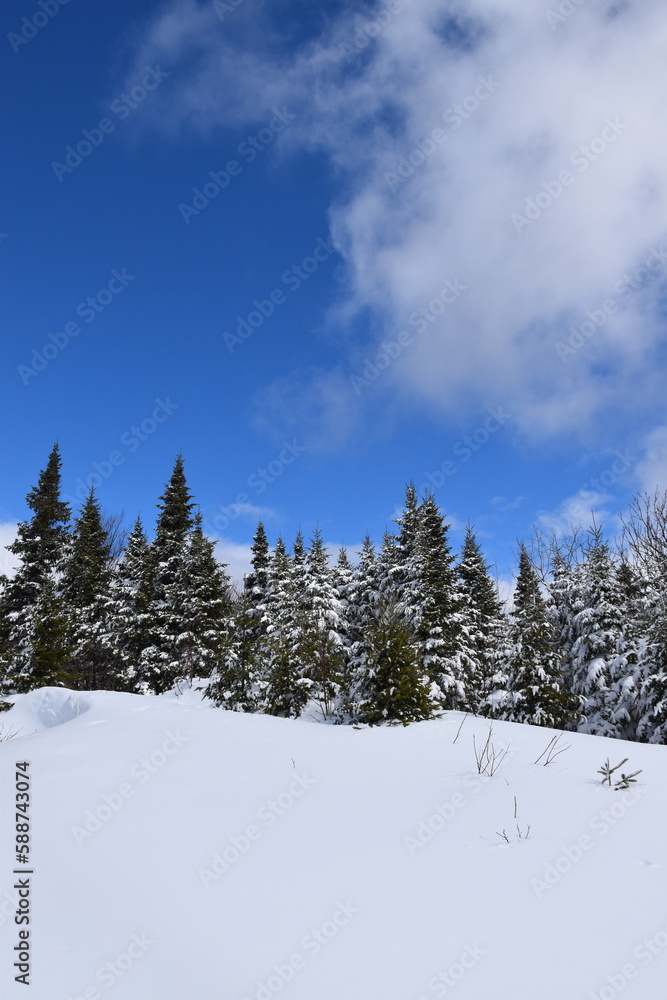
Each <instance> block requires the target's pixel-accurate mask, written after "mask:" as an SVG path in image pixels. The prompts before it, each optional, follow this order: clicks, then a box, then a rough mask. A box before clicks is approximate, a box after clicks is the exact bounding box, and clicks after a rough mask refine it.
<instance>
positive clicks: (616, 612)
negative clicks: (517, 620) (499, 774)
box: [572, 525, 627, 737]
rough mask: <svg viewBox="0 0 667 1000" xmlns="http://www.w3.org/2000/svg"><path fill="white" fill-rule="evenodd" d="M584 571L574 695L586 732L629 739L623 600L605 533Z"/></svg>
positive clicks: (591, 547) (595, 534) (594, 541)
mask: <svg viewBox="0 0 667 1000" xmlns="http://www.w3.org/2000/svg"><path fill="white" fill-rule="evenodd" d="M589 534H590V541H589V544H588V547H587V550H586V553H585V561H584V564H583V566H582V569H581V603H582V608H581V610H580V611H578V612H577V614H575V616H574V620H573V629H574V641H573V643H572V671H573V685H572V686H573V691H574V693H575V694H576V695H579V696H580V697H581V699H582V700H583V712H584V715H585V717H586V721H585V722H584V723H583V725H582V726H581V729H582V731H583V732H587V733H591V734H593V735H597V736H615V737H619V736H621V735H622V734H623V731H624V727H625V724H626V723H627V718H626V717H624V707H619V705H618V702H619V687H620V686H621V685H622V683H623V676H624V674H625V667H626V662H625V658H624V655H623V649H622V648H621V640H622V632H623V629H622V619H621V604H622V598H621V593H620V587H619V583H618V578H617V576H616V572H615V566H614V563H613V560H612V558H611V553H610V551H609V545H608V544H607V543H606V542H605V541H604V540H603V538H602V532H601V529H600V528H599V527H597V526H595V525H594V526H593V527H592V528H591V529H590V532H589Z"/></svg>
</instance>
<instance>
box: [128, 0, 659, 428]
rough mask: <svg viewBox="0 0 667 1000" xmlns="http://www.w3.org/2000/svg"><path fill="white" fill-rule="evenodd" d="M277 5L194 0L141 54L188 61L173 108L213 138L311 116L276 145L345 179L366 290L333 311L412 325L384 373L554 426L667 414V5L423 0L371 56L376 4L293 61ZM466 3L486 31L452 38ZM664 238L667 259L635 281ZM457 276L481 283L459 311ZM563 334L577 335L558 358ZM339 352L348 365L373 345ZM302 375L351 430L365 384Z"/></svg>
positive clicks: (342, 202)
mask: <svg viewBox="0 0 667 1000" xmlns="http://www.w3.org/2000/svg"><path fill="white" fill-rule="evenodd" d="M249 7H250V5H248V8H249ZM263 10H264V8H263V7H262V8H260V12H259V15H257V17H256V24H255V35H254V38H252V40H251V41H249V40H248V39H249V38H250V37H251V36H250V35H249V34H248V31H247V26H248V18H249V14H248V15H247V18H246V14H247V12H244V5H241V6H240V7H239V9H238V11H236V12H235V16H236V14H238V15H239V21H238V25H237V26H236V27H235V26H234V25H232V24H231V20H232V19H231V18H230V19H229V21H230V24H229V25H228V24H227V22H225V25H224V28H223V27H222V26H221V25H219V24H218V25H216V24H215V19H214V17H213V8H212V5H208V4H206V5H203V4H202V5H199V4H197V3H194V2H192V0H188V2H186V3H174V4H172V5H170V6H169V7H168V8H167V10H166V12H163V13H162V14H161V15H160V16H159V17H158V19H157V20H156V21H155V23H154V24H153V25H152V26H151V28H150V29H149V30H148V31H147V32H146V34H145V36H144V39H143V41H142V43H141V44H140V45H138V47H137V54H136V55H137V62H138V64H140V65H144V64H145V63H146V62H148V61H151V60H153V61H156V60H159V59H160V58H162V59H164V60H170V62H169V65H170V66H172V67H173V70H174V80H173V82H172V85H171V86H170V87H169V88H167V87H164V88H162V89H161V90H160V91H159V92H158V93H156V95H155V100H154V101H153V102H152V108H153V110H154V113H155V116H156V117H155V123H156V125H157V123H158V122H162V123H168V126H166V127H168V128H169V129H171V130H172V131H174V132H178V130H179V129H183V128H186V127H187V128H190V129H191V128H193V127H194V128H196V129H200V130H203V131H205V132H209V131H210V130H212V129H215V128H216V127H217V126H220V125H224V124H230V123H236V122H239V121H243V120H255V121H257V122H259V121H261V119H262V116H263V115H266V113H267V109H268V108H270V107H272V106H274V105H277V104H280V105H282V104H285V105H286V106H288V107H289V108H290V111H291V112H293V113H295V114H296V115H297V119H296V121H295V122H294V124H292V125H290V127H289V128H288V129H286V130H285V132H284V133H283V135H281V136H279V137H278V140H277V142H276V143H275V144H274V147H275V149H278V150H279V151H280V150H282V151H283V152H284V151H285V150H286V149H289V147H291V146H294V147H302V146H306V147H308V148H310V149H317V150H321V151H324V152H325V153H326V154H327V155H328V156H329V157H330V159H331V161H332V162H333V163H334V164H335V166H336V167H337V168H338V171H339V172H338V175H337V176H339V177H341V178H342V179H341V188H340V192H339V197H338V199H337V201H336V203H335V205H334V206H333V207H332V209H331V213H330V219H331V227H332V231H333V233H334V235H335V238H336V240H337V242H338V244H339V246H340V248H341V253H342V254H343V256H344V257H345V259H346V262H347V266H348V286H347V294H346V295H345V297H344V301H342V302H341V303H340V306H339V309H338V311H337V313H336V319H337V320H339V321H344V320H345V319H346V318H349V317H350V316H353V315H354V314H355V313H357V312H359V311H361V310H364V309H370V310H371V313H372V314H373V315H374V316H375V317H376V322H375V328H376V329H377V330H378V334H377V340H378V342H380V341H387V340H388V339H391V338H392V337H395V336H396V335H397V333H398V332H399V331H400V330H401V329H406V330H408V331H409V332H411V333H413V334H414V343H413V344H411V345H410V346H409V347H408V348H406V349H405V350H404V351H403V352H402V356H401V357H400V359H398V360H397V361H396V363H394V364H393V365H392V366H391V367H389V368H388V369H387V371H386V372H384V373H383V375H382V379H381V380H378V383H377V385H376V388H377V387H378V386H379V384H380V381H381V383H382V387H383V392H386V391H389V390H391V392H392V393H393V394H394V396H395V397H397V398H398V400H399V401H402V403H401V405H404V401H405V400H407V399H410V400H412V399H414V398H415V397H418V398H420V399H421V400H423V401H425V402H427V403H428V404H430V405H432V406H433V407H435V408H436V409H438V410H444V411H446V412H454V411H456V412H458V413H459V414H460V413H461V411H462V410H465V409H470V410H473V409H475V408H478V407H483V406H486V405H489V404H493V403H494V402H495V401H496V400H497V399H498V398H502V399H504V400H507V401H508V405H510V406H511V407H512V410H513V413H514V414H515V416H516V421H517V426H518V427H519V428H521V429H523V430H524V431H525V432H527V433H530V434H533V435H537V436H543V435H545V434H546V435H550V434H557V433H561V432H564V431H570V430H579V429H580V428H583V429H584V430H587V429H589V428H590V427H591V426H597V427H607V426H609V423H610V421H611V420H612V418H615V419H617V420H621V421H622V420H623V419H628V418H630V417H635V416H636V417H639V416H641V415H642V414H646V413H649V412H651V409H652V408H653V407H655V406H656V405H657V403H658V401H659V399H660V392H661V391H662V390H661V386H660V385H659V383H658V381H657V380H656V379H654V378H653V376H652V371H653V368H654V365H655V351H656V350H657V346H658V344H659V342H660V341H661V340H662V339H663V338H664V326H663V322H662V320H661V318H660V316H659V310H658V308H657V305H658V296H659V291H660V289H659V287H658V286H659V283H660V280H661V279H662V277H663V276H664V269H663V267H662V264H661V263H660V259H659V257H660V254H662V244H661V240H662V238H663V236H664V235H665V233H667V179H666V178H665V173H664V162H665V159H666V157H667V134H666V133H665V130H664V129H663V128H662V127H661V122H662V120H663V117H664V98H665V94H664V87H663V86H662V84H661V83H660V81H662V80H663V79H664V50H665V42H666V41H667V20H666V19H665V17H664V7H663V4H662V3H661V2H659V0H626V2H625V3H622V4H617V3H611V2H607V0H588V2H587V3H586V4H584V5H582V6H580V7H579V8H578V9H577V10H576V13H574V14H573V15H572V16H571V17H569V18H568V19H566V21H565V22H564V23H559V24H557V25H555V26H554V25H552V24H550V23H549V21H548V19H547V17H546V16H545V8H544V6H543V5H538V6H531V5H526V4H525V3H521V0H470V2H469V3H468V4H466V5H465V7H463V6H462V5H461V4H460V3H459V2H458V0H443V2H442V3H441V4H440V5H439V6H436V5H434V4H433V3H432V0H411V2H410V3H409V4H405V5H404V7H403V10H402V11H401V13H400V15H397V16H396V17H394V18H393V19H392V20H391V21H390V23H389V24H388V25H387V26H386V28H385V29H384V30H383V31H382V32H381V33H380V34H379V35H378V37H377V38H376V39H375V40H374V41H373V42H372V43H370V44H369V45H368V47H367V48H365V49H364V54H363V58H359V59H356V61H355V57H352V61H350V56H349V55H348V54H346V53H345V52H344V49H343V48H342V43H343V42H345V41H346V40H349V39H350V38H351V37H352V36H353V35H354V31H355V29H356V27H357V26H358V25H359V24H360V23H362V21H363V20H364V19H365V18H366V17H367V13H368V12H367V11H366V12H365V13H364V14H363V15H360V17H361V20H359V18H357V19H356V20H355V19H354V18H352V19H349V15H347V19H346V18H345V17H344V16H343V15H341V17H340V18H339V19H338V20H336V21H333V22H332V23H329V25H328V27H327V29H326V33H325V34H324V35H323V36H322V37H321V38H320V39H319V40H318V41H316V42H312V41H311V42H309V43H304V45H303V46H302V47H301V49H300V50H299V51H298V52H296V53H295V52H294V51H292V52H290V53H289V54H288V55H286V54H285V52H284V51H282V52H280V51H278V49H277V48H276V49H274V50H273V51H269V48H270V46H268V43H267V42H266V35H267V34H270V33H267V32H266V31H265V30H264V29H265V27H266V26H265V24H264V23H263V21H262V11H263ZM455 18H458V20H459V22H461V21H462V20H463V22H464V23H465V22H466V21H467V22H468V24H474V25H476V28H477V31H476V41H475V42H474V43H473V44H471V45H469V46H467V47H465V48H460V47H459V48H455V47H453V46H452V45H451V44H450V43H448V42H447V35H448V25H449V26H450V27H451V24H452V19H455ZM241 25H243V26H244V31H245V33H244V32H241V31H237V30H236V29H237V27H240V26H241ZM229 32H236V34H232V35H230V34H229ZM450 34H451V32H450ZM232 39H233V40H232ZM177 70H178V71H180V72H178V71H177ZM484 81H486V83H484ZM457 106H458V109H457ZM434 129H440V130H441V132H440V133H437V134H438V135H444V137H445V138H444V140H443V141H441V142H436V141H434V139H433V137H434V132H433V130H434ZM425 141H426V146H425V145H424V144H425ZM431 147H433V148H432V150H431ZM420 148H425V149H426V150H427V154H428V155H426V156H424V155H423V153H420ZM410 158H412V161H413V162H412V165H411V164H410ZM401 163H403V164H404V167H403V172H404V173H405V174H409V176H407V177H406V178H405V180H402V181H401V180H400V177H399V166H400V165H401ZM564 171H567V181H565V180H564V177H563V176H561V175H562V174H563V172H564ZM389 175H393V176H394V179H393V180H392V178H391V176H389ZM388 176H389V179H388ZM559 176H560V179H559ZM396 178H399V181H398V182H397V180H396ZM529 215H532V216H533V219H532V220H531V219H529V218H528V216H529ZM519 216H521V217H523V218H525V219H526V222H525V224H524V223H523V222H521V221H519ZM513 220H514V221H513ZM519 230H520V231H519ZM651 247H656V248H657V249H658V257H654V258H652V260H653V261H654V262H656V263H657V264H658V266H659V267H660V271H659V272H656V273H653V274H652V273H650V272H648V271H645V272H640V273H641V274H642V275H643V276H642V277H641V279H639V278H638V279H637V280H636V281H635V284H636V288H634V289H633V288H631V287H629V288H627V290H626V291H625V292H622V291H620V290H619V289H620V288H621V285H620V284H617V283H619V282H620V283H623V282H625V281H626V277H627V276H629V277H631V278H632V275H633V274H635V273H636V272H637V269H638V268H639V267H640V266H641V264H642V262H643V261H644V260H646V259H647V258H648V257H649V255H650V254H651V252H652V251H651ZM656 274H657V276H656ZM446 280H450V281H455V280H458V281H459V282H460V283H462V284H463V285H465V286H466V290H465V292H463V293H462V294H461V295H460V297H459V298H457V300H456V301H455V302H453V303H452V304H451V305H448V306H447V307H446V308H445V309H444V311H442V310H441V305H442V303H440V304H438V301H437V296H438V294H439V292H440V290H441V289H442V288H443V285H444V282H445V281H446ZM615 286H616V287H615ZM623 287H626V286H623ZM605 302H607V303H609V302H611V303H612V304H611V307H610V310H609V313H607V312H606V311H605V310H604V308H603V305H604V303H605ZM432 304H433V305H432ZM419 309H425V310H427V316H428V321H427V322H426V324H425V326H424V330H423V331H422V332H418V322H419V318H418V317H416V316H414V315H413V314H414V313H415V312H416V311H418V310H419ZM436 310H437V311H438V315H436V314H435V313H436ZM588 313H590V315H588ZM411 315H413V321H412V322H411V321H410V317H411ZM591 317H592V318H591ZM595 317H597V318H598V323H596V322H595ZM600 317H602V318H600ZM586 323H588V326H586V327H584V331H586V330H588V331H589V334H586V333H585V332H584V333H582V332H581V331H582V325H583V324H586ZM571 338H574V341H572V340H571ZM558 342H560V343H561V344H564V345H565V347H566V348H567V347H572V344H573V343H575V344H577V345H578V346H576V348H574V349H572V352H571V353H567V354H566V356H565V357H562V356H559V353H558V351H557V347H556V345H557V343H558ZM340 346H341V357H342V360H341V366H342V368H341V370H345V371H347V370H348V369H349V371H350V372H352V373H354V372H355V371H357V370H358V367H359V365H360V364H362V363H363V361H364V359H365V358H366V357H367V356H368V352H369V349H372V347H373V345H370V344H369V343H364V344H358V343H357V344H354V343H351V342H350V341H349V340H348V339H345V337H344V336H343V337H341V344H340ZM561 354H562V351H561ZM295 380H296V386H295V387H294V388H292V387H290V389H289V393H288V395H289V396H290V404H291V405H296V406H297V410H298V408H299V406H301V407H302V408H305V410H306V411H307V412H310V411H311V410H312V408H313V405H314V403H313V400H314V397H317V394H318V386H319V388H320V389H321V387H322V385H325V386H326V390H327V391H326V399H325V401H324V403H323V405H322V406H321V407H320V409H319V412H317V413H315V417H314V419H316V420H319V421H320V423H321V424H322V426H323V428H324V431H323V434H324V436H326V432H327V431H328V430H330V429H332V428H336V429H337V434H338V437H337V440H338V439H340V437H341V436H342V435H343V434H344V432H345V431H346V430H347V429H348V427H349V424H350V423H351V420H348V421H347V424H346V426H344V427H343V428H342V430H341V428H340V424H339V418H340V415H341V413H343V414H351V415H352V416H354V413H353V411H352V410H350V409H348V408H347V407H348V406H351V405H352V403H357V402H358V401H357V398H356V397H355V395H354V392H353V390H352V387H351V385H349V384H348V383H347V381H346V379H345V378H344V377H341V375H340V372H338V371H337V372H335V373H334V374H333V375H332V376H331V378H330V379H329V380H327V379H324V381H323V377H322V375H321V374H318V375H316V376H314V377H311V376H310V375H309V374H308V373H306V372H303V373H299V374H298V376H295ZM299 392H301V394H302V398H303V402H302V403H301V404H298V403H295V396H296V395H298V393H299ZM272 393H273V396H272ZM284 396H285V385H284V384H283V383H281V384H279V385H277V386H275V387H273V389H272V390H270V391H269V394H268V397H269V398H268V407H269V412H272V410H271V407H272V406H275V404H276V400H277V399H278V400H281V399H283V398H284ZM282 409H283V412H285V411H286V409H287V407H285V406H283V407H282ZM603 415H604V416H605V419H604V420H603V419H602V416H603Z"/></svg>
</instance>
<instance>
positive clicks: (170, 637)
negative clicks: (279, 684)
mask: <svg viewBox="0 0 667 1000" xmlns="http://www.w3.org/2000/svg"><path fill="white" fill-rule="evenodd" d="M193 507H194V501H193V499H192V494H191V493H190V490H189V489H188V486H187V483H186V479H185V472H184V468H183V457H182V456H181V455H178V457H177V458H176V462H175V464H174V470H173V472H172V475H171V479H170V480H169V482H168V483H167V486H166V487H165V491H164V493H163V495H162V496H161V497H160V502H159V503H158V509H159V511H160V514H159V516H158V520H157V526H156V530H155V538H154V540H153V543H152V545H151V561H152V579H153V587H152V594H151V605H150V612H149V613H150V615H151V618H152V623H151V624H152V632H153V634H152V637H151V638H152V641H151V644H150V645H149V646H147V647H146V648H145V649H144V650H143V652H142V656H141V665H140V674H141V677H142V679H143V680H145V681H146V682H147V683H148V685H149V687H150V688H151V689H152V690H153V691H155V693H157V694H160V693H161V692H162V691H168V690H169V689H170V688H171V687H173V685H174V684H175V683H176V681H177V680H181V679H183V677H185V676H186V675H187V673H188V663H187V652H186V651H185V650H183V649H182V648H179V646H178V637H179V636H180V634H181V608H182V606H183V602H184V600H185V596H186V595H185V592H184V581H185V561H186V551H187V544H188V538H189V534H190V532H191V530H192V527H193V515H192V509H193Z"/></svg>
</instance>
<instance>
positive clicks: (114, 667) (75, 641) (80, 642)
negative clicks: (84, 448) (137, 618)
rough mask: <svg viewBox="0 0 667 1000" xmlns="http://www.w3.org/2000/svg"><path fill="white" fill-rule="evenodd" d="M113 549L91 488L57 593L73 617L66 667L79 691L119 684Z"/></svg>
mask: <svg viewBox="0 0 667 1000" xmlns="http://www.w3.org/2000/svg"><path fill="white" fill-rule="evenodd" d="M112 577H113V574H112V566H111V549H110V546H109V541H108V538H107V532H106V530H105V528H104V527H103V525H102V512H101V510H100V504H99V501H98V500H97V497H96V496H95V490H94V488H92V487H91V489H90V492H89V494H88V498H87V499H86V502H85V504H84V506H83V508H82V510H81V514H80V515H79V517H78V518H77V520H76V523H75V525H74V531H73V534H72V540H71V544H70V546H69V550H68V553H67V557H66V559H65V562H64V567H63V576H62V583H61V593H62V596H63V599H64V602H65V606H66V608H67V612H68V614H69V617H70V621H71V627H70V631H71V642H72V647H73V655H72V663H71V666H70V668H69V669H70V671H71V673H72V674H73V675H74V677H75V684H76V687H78V688H80V689H83V690H88V691H90V690H95V689H97V688H106V689H111V690H113V689H114V688H116V687H117V686H118V685H119V680H120V678H119V674H120V668H121V657H120V652H119V649H118V647H117V646H116V643H115V636H114V634H113V626H112V622H113V619H114V617H115V613H114V612H115V609H114V599H113V592H112V586H111V584H112Z"/></svg>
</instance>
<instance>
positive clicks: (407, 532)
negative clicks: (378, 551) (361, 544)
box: [382, 483, 423, 627]
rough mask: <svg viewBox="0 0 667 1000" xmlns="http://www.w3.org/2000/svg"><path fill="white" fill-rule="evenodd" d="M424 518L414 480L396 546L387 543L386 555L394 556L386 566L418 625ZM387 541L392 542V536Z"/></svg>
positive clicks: (397, 593) (410, 619)
mask: <svg viewBox="0 0 667 1000" xmlns="http://www.w3.org/2000/svg"><path fill="white" fill-rule="evenodd" d="M422 519H423V518H422V508H420V507H419V503H418V500H417V493H416V490H415V486H414V483H409V484H408V485H407V486H406V489H405V502H404V504H403V512H402V514H401V516H400V517H399V518H397V519H396V523H397V524H398V526H399V528H400V531H399V533H398V535H397V536H395V538H394V545H393V549H392V548H387V549H386V550H385V547H384V546H383V552H382V556H383V557H384V556H386V555H390V554H391V556H392V558H391V560H390V561H389V562H388V563H387V565H386V571H387V577H388V580H387V581H386V582H388V583H389V590H390V591H391V593H392V595H393V596H394V597H395V599H396V601H397V603H399V604H400V606H401V608H402V611H403V614H404V616H405V620H406V621H407V622H409V623H410V624H412V626H413V627H415V626H416V622H417V619H418V617H419V611H420V607H421V602H422V594H421V590H420V585H421V579H420V574H421V569H422V565H421V550H420V537H419V536H420V531H421V526H422ZM389 537H391V536H389ZM385 541H386V542H388V538H386V539H385ZM386 582H385V589H386Z"/></svg>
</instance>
